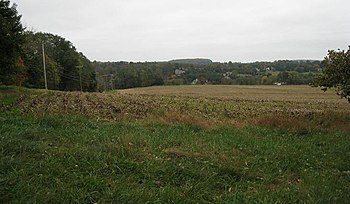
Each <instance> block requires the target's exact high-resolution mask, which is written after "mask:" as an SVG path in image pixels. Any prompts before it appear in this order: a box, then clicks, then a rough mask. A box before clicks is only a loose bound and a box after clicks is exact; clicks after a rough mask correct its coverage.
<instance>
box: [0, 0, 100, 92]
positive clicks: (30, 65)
mask: <svg viewBox="0 0 350 204" xmlns="http://www.w3.org/2000/svg"><path fill="white" fill-rule="evenodd" d="M0 24H1V29H0V85H2V84H4V85H17V86H26V87H31V88H44V87H45V75H46V78H47V88H48V89H54V90H64V91H75V90H80V91H96V84H97V83H96V78H95V70H94V67H93V66H92V64H91V62H90V61H89V60H88V59H87V58H86V57H85V56H84V55H83V54H82V53H80V52H78V51H77V50H76V48H75V47H74V46H73V44H72V43H71V42H70V41H68V40H66V39H64V38H63V37H60V36H58V35H53V34H50V33H42V32H31V31H27V30H26V29H25V27H24V26H23V25H22V23H21V15H19V14H18V13H17V9H16V5H15V4H13V5H12V6H10V1H7V0H1V1H0ZM44 62H45V63H44ZM44 64H45V65H46V66H45V67H46V72H44ZM44 73H45V74H44Z"/></svg>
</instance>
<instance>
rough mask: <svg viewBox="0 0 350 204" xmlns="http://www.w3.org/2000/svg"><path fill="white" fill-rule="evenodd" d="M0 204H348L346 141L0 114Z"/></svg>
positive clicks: (267, 131)
mask: <svg viewBox="0 0 350 204" xmlns="http://www.w3.org/2000/svg"><path fill="white" fill-rule="evenodd" d="M0 122H1V127H0V134H1V137H0V150H1V152H0V202H1V203H8V202H14V203H17V202H19V203H70V202H74V203H147V202H149V203H305V202H306V203H347V202H348V201H349V199H350V196H349V195H350V194H349V193H350V186H349V182H350V172H349V170H350V159H349V158H350V145H349V144H350V137H349V134H347V133H343V132H338V131H335V132H334V131H332V132H327V131H311V132H308V133H306V134H302V135H300V134H297V133H291V132H289V131H285V130H281V129H271V128H262V127H252V126H246V127H244V128H224V127H221V128H213V129H205V128H202V127H200V126H196V125H165V124H137V123H111V122H96V121H93V120H89V119H86V118H82V117H77V116H43V117H40V118H36V117H33V116H30V115H28V114H25V115H23V114H18V113H2V114H1V115H0Z"/></svg>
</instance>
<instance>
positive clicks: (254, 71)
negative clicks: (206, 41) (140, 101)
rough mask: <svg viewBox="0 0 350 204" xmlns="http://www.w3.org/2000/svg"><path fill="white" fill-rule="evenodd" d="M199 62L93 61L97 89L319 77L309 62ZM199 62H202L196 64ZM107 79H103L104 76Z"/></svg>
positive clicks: (303, 81)
mask: <svg viewBox="0 0 350 204" xmlns="http://www.w3.org/2000/svg"><path fill="white" fill-rule="evenodd" d="M198 61H199V59H195V61H194V63H191V62H192V61H191V60H181V61H177V60H175V61H174V60H172V61H169V62H137V63H134V62H124V61H120V62H96V61H94V62H93V66H94V67H95V70H96V73H97V79H98V84H99V85H98V86H99V90H104V88H105V86H104V85H103V84H105V83H106V80H107V81H108V83H112V87H113V88H121V89H124V88H133V87H142V86H152V85H163V84H165V85H188V84H226V85H230V84H238V85H259V84H274V83H285V84H309V83H311V82H312V80H313V78H314V77H315V76H317V75H319V74H320V71H321V62H320V61H312V60H279V61H274V62H254V63H239V62H227V63H219V62H211V61H210V60H205V62H206V63H198ZM200 62H204V60H203V61H200ZM106 75H108V76H110V77H109V78H106V77H104V76H106Z"/></svg>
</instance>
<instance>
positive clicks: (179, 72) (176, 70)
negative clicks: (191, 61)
mask: <svg viewBox="0 0 350 204" xmlns="http://www.w3.org/2000/svg"><path fill="white" fill-rule="evenodd" d="M184 73H185V71H184V70H182V69H175V75H177V76H179V75H182V74H184Z"/></svg>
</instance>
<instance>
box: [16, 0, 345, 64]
mask: <svg viewBox="0 0 350 204" xmlns="http://www.w3.org/2000/svg"><path fill="white" fill-rule="evenodd" d="M11 2H12V3H16V4H17V5H18V7H17V10H18V12H19V14H21V15H22V23H23V24H24V26H26V27H27V28H28V29H32V30H34V31H43V32H50V33H53V34H58V35H60V36H62V37H64V38H66V39H68V40H69V41H71V42H72V43H73V44H74V45H75V47H76V48H77V49H78V51H81V52H83V53H84V54H85V55H86V56H87V57H88V58H89V59H90V60H99V61H120V60H125V61H164V60H170V59H177V58H210V59H212V60H214V61H241V62H250V61H273V60H278V59H323V57H324V56H325V55H326V54H327V50H328V49H338V48H340V49H347V47H348V45H350V12H349V8H350V1H349V0H264V1H262V0H244V1H243V0H12V1H11Z"/></svg>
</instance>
